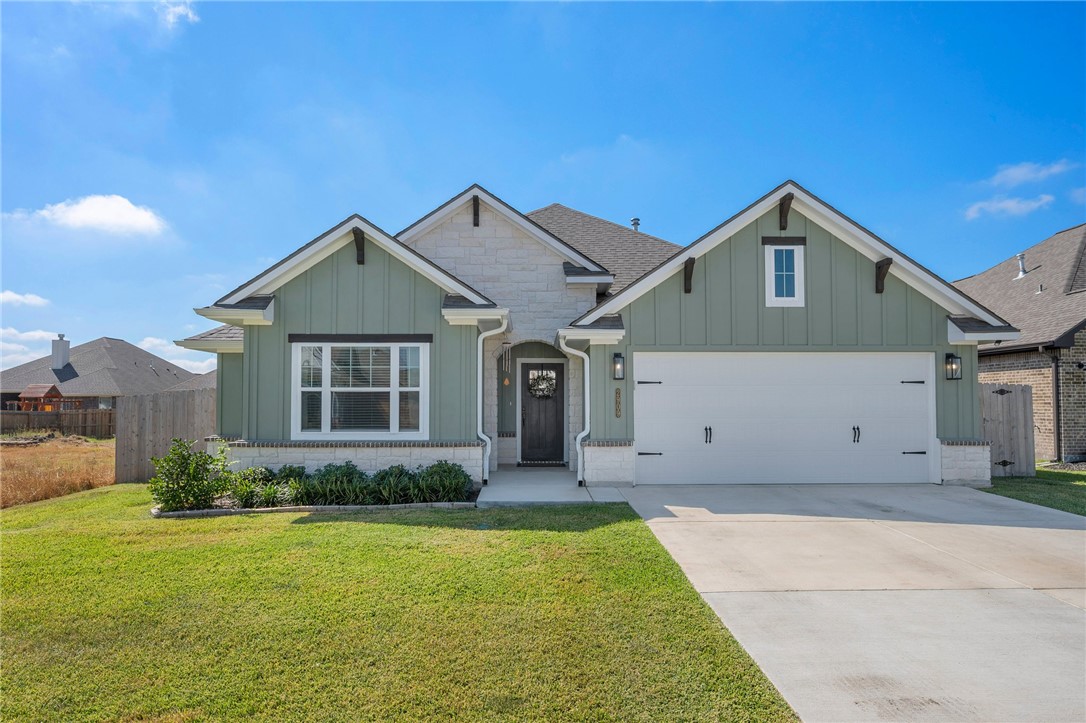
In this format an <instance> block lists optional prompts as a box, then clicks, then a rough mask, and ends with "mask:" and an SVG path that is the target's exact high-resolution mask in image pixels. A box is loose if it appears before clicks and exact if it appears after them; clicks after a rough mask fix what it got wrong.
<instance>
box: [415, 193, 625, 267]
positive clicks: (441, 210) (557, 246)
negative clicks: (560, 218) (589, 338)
mask: <svg viewBox="0 0 1086 723" xmlns="http://www.w3.org/2000/svg"><path fill="white" fill-rule="evenodd" d="M472 196H478V197H479V202H480V203H485V204H486V205H487V207H489V208H490V210H492V211H494V212H495V213H497V214H498V215H499V216H502V217H503V218H505V219H506V220H507V221H509V222H510V223H511V224H513V225H514V226H516V227H517V228H519V229H520V230H521V231H523V232H524V233H526V234H528V235H529V236H531V237H532V238H533V239H535V240H536V241H538V242H540V243H541V244H543V245H544V246H546V247H548V248H549V249H550V250H551V251H553V252H555V253H556V254H558V255H559V256H561V257H562V258H564V259H565V260H567V261H570V262H572V263H575V264H577V265H578V266H583V267H584V268H586V269H588V270H590V271H597V272H599V273H600V274H605V275H606V274H608V271H607V269H605V268H603V267H602V266H600V265H599V264H597V263H596V262H595V261H593V260H592V259H590V258H588V257H587V256H585V255H584V254H582V253H580V252H579V251H577V250H576V249H575V248H573V247H572V246H570V245H569V244H567V243H565V242H564V241H562V240H561V239H559V238H558V237H556V236H555V235H554V234H552V233H550V232H549V231H547V230H546V229H544V228H543V227H542V226H540V225H538V224H536V223H534V222H533V221H532V220H531V219H529V218H528V217H526V216H525V215H524V214H522V213H521V212H519V211H517V210H516V209H515V208H513V207H512V206H510V205H509V204H507V203H505V202H504V201H502V200H501V199H500V198H498V197H497V196H495V195H493V194H492V193H490V192H489V191H487V190H486V189H485V188H483V187H482V186H480V185H479V184H473V185H472V186H471V187H470V188H468V189H467V190H466V191H464V192H463V193H461V194H460V195H458V196H454V197H453V198H452V199H450V200H449V201H446V202H445V203H444V204H442V205H441V206H438V207H437V208H436V209H435V210H433V211H431V212H430V213H429V214H427V215H426V216H423V217H422V218H421V219H419V220H418V221H416V222H415V223H413V224H411V225H410V226H408V227H407V228H405V229H404V230H403V231H400V232H399V233H398V234H396V238H397V239H400V240H401V241H405V242H408V241H412V240H414V239H416V238H418V237H419V236H421V235H423V234H424V233H426V232H427V231H429V230H430V229H432V228H434V227H435V226H437V225H438V224H440V223H442V222H444V221H445V220H446V219H448V218H449V217H450V216H452V215H453V214H455V213H456V212H457V211H459V210H460V209H462V208H463V207H464V206H465V205H467V204H470V203H471V197H472ZM594 283H595V282H594Z"/></svg>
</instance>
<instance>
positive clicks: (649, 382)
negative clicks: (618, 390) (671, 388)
mask: <svg viewBox="0 0 1086 723" xmlns="http://www.w3.org/2000/svg"><path fill="white" fill-rule="evenodd" d="M638 384H663V382H640V381H639V382H638Z"/></svg>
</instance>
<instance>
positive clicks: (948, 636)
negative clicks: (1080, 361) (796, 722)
mask: <svg viewBox="0 0 1086 723" xmlns="http://www.w3.org/2000/svg"><path fill="white" fill-rule="evenodd" d="M622 492H623V494H624V495H625V497H626V498H627V499H628V500H629V502H630V504H631V505H632V506H633V507H634V509H635V510H637V512H638V513H640V514H641V516H642V517H643V518H645V520H646V521H647V522H648V524H649V526H650V528H651V529H652V530H653V532H654V533H655V534H656V536H657V538H659V540H660V541H661V542H662V543H663V544H664V546H665V547H666V548H667V549H668V550H669V551H670V553H671V555H672V556H673V557H674V558H675V560H676V561H677V562H678V563H679V565H680V566H681V567H682V568H683V570H684V571H685V573H686V575H687V577H688V578H689V579H690V581H691V582H692V583H693V585H694V587H695V588H696V589H697V590H698V592H700V593H701V595H702V597H704V598H705V600H706V601H707V602H708V603H709V605H710V606H712V608H713V609H714V610H715V611H716V612H717V614H718V615H719V616H720V618H721V620H722V621H723V622H724V624H725V625H726V626H727V627H728V628H729V629H730V630H731V631H732V633H733V634H734V635H735V637H736V638H737V639H738V640H739V642H740V643H741V644H742V645H743V646H744V647H745V648H746V649H747V651H749V652H750V654H751V655H752V656H753V657H754V659H755V661H757V663H758V664H759V665H760V666H761V668H762V670H764V671H765V673H766V675H768V676H769V678H770V680H772V681H773V683H774V684H775V685H776V686H777V688H778V689H779V690H780V691H781V693H782V694H783V695H784V697H785V698H786V699H787V700H788V702H789V703H791V704H792V706H793V707H794V708H795V710H796V712H797V713H799V715H800V716H801V717H802V718H803V719H804V720H808V721H875V720H893V721H897V720H901V721H904V720H908V721H913V720H940V721H966V720H974V721H1083V720H1086V518H1083V517H1079V516H1077V515H1071V514H1068V513H1063V512H1058V511H1056V510H1050V509H1047V508H1043V507H1037V506H1034V505H1028V504H1025V503H1022V502H1017V501H1014V500H1009V499H1006V498H1003V497H998V496H996V495H991V494H988V493H985V492H980V491H978V490H972V489H967V488H962V487H940V486H935V485H901V486H898V485H809V486H798V485H796V486H783V485H782V486H758V487H754V486H750V487H731V486H728V487H723V486H722V487H663V486H659V487H636V488H633V489H627V490H622Z"/></svg>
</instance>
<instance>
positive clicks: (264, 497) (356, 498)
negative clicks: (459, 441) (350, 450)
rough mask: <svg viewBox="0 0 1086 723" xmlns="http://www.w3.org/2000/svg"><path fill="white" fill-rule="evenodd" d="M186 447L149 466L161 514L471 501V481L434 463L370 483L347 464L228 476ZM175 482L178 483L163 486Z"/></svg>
mask: <svg viewBox="0 0 1086 723" xmlns="http://www.w3.org/2000/svg"><path fill="white" fill-rule="evenodd" d="M178 444H180V446H178ZM191 447H192V445H191V443H187V442H183V441H182V440H175V443H174V447H173V448H171V449H170V453H169V454H168V455H167V456H166V457H164V458H163V460H155V465H156V469H158V468H159V467H158V465H159V463H160V461H161V462H162V467H161V469H160V476H162V475H163V474H166V476H165V477H163V479H162V480H158V478H156V480H158V481H157V482H156V481H155V480H152V494H153V495H154V496H155V501H156V502H158V503H159V505H160V506H161V508H162V510H163V511H164V512H170V511H173V510H189V509H207V508H209V507H212V506H213V503H214V501H215V499H216V498H217V497H218V496H220V495H228V497H227V498H226V504H227V506H230V505H232V506H235V507H238V508H241V509H252V508H255V507H281V506H287V505H394V504H402V503H405V502H462V501H466V500H468V499H470V495H471V477H470V476H469V475H468V473H467V472H466V471H465V470H464V468H463V467H461V466H460V465H458V464H454V463H452V462H445V461H442V462H435V463H434V464H432V465H430V466H429V467H425V468H422V467H420V468H418V469H414V470H412V469H408V468H407V467H404V466H403V465H399V464H398V465H395V466H393V467H389V468H388V469H383V470H381V471H379V472H375V473H374V474H373V476H372V477H371V476H369V475H367V474H366V473H365V472H363V471H362V470H360V469H358V467H356V466H355V465H354V463H353V462H350V461H347V462H342V463H337V464H328V465H325V466H324V467H321V468H320V469H318V470H317V471H316V472H314V473H313V474H308V473H307V472H306V471H305V468H304V467H301V466H295V465H287V466H284V467H282V468H280V469H279V471H278V472H272V471H271V470H270V469H268V468H267V467H250V468H248V469H243V470H238V471H236V472H228V471H226V468H225V467H226V465H225V457H224V455H223V454H222V453H220V455H219V456H218V457H211V455H208V454H206V453H203V452H193V451H192V449H191ZM199 455H203V456H202V457H200V456H199ZM182 472H184V474H182ZM178 477H180V478H181V479H182V482H180V483H178V482H171V483H167V482H166V480H167V479H168V480H174V479H177V478H178ZM200 480H203V482H200ZM182 493H183V494H182Z"/></svg>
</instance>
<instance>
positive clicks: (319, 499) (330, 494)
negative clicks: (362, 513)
mask: <svg viewBox="0 0 1086 723" xmlns="http://www.w3.org/2000/svg"><path fill="white" fill-rule="evenodd" d="M304 487H305V492H304V496H305V499H306V500H307V501H306V502H297V503H296V504H307V505H372V504H377V503H378V502H379V500H378V498H377V494H376V490H375V487H374V485H373V483H372V482H371V481H370V479H369V477H368V476H367V475H366V473H365V472H363V471H362V470H360V469H358V468H357V467H355V466H354V463H353V462H350V461H347V462H343V463H342V464H328V465H325V466H324V467H321V468H320V469H318V470H317V471H316V472H314V473H313V476H312V477H311V478H309V480H308V483H307V484H305V485H304Z"/></svg>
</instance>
